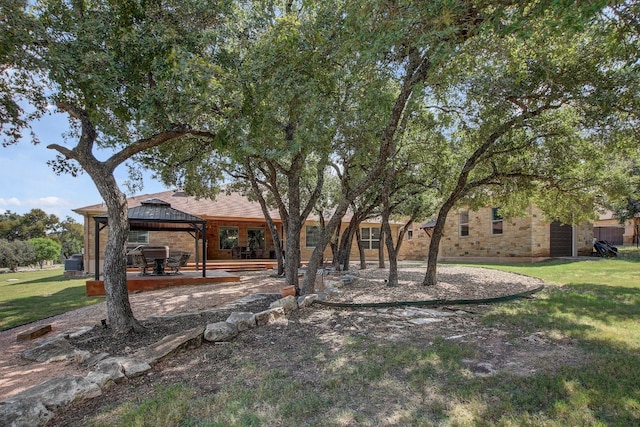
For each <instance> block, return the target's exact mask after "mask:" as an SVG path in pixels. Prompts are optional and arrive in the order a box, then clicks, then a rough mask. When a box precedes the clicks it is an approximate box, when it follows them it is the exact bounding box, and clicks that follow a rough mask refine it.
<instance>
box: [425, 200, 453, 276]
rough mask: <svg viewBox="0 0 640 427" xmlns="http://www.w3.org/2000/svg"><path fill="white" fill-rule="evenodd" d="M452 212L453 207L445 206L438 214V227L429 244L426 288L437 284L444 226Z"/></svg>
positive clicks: (435, 228)
mask: <svg viewBox="0 0 640 427" xmlns="http://www.w3.org/2000/svg"><path fill="white" fill-rule="evenodd" d="M450 210H451V205H449V206H447V204H445V205H443V206H442V208H440V211H439V212H438V218H437V219H436V226H435V227H434V229H433V234H432V235H431V242H430V243H429V254H428V255H427V273H426V275H425V277H424V281H423V282H422V284H423V285H425V286H433V285H435V284H436V283H437V278H436V275H437V271H436V270H437V266H438V250H439V248H440V240H441V239H442V232H443V231H444V224H445V222H446V221H447V214H448V213H449V211H450Z"/></svg>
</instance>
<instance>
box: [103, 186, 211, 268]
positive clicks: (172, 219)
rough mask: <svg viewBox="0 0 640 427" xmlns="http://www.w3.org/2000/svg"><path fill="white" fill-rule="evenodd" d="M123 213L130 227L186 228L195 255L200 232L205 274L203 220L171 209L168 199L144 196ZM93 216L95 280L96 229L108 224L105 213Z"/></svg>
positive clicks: (204, 231)
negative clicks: (193, 245) (191, 238)
mask: <svg viewBox="0 0 640 427" xmlns="http://www.w3.org/2000/svg"><path fill="white" fill-rule="evenodd" d="M127 217H128V219H129V229H130V230H140V231H182V232H188V233H189V234H191V236H192V237H193V238H194V239H195V240H196V259H197V247H198V245H197V240H198V237H199V236H202V254H203V257H202V277H206V270H207V261H206V258H207V257H206V240H207V239H206V236H207V231H206V230H207V220H205V219H202V218H199V217H197V216H194V215H191V214H188V213H186V212H182V211H179V210H177V209H174V208H172V207H171V205H170V204H169V203H167V202H165V201H163V200H160V199H147V200H144V201H143V202H141V204H140V206H136V207H133V208H130V209H129V210H128V212H127ZM93 219H94V221H95V228H96V230H95V235H96V239H95V246H96V252H95V253H96V257H95V263H96V264H95V272H96V280H99V276H100V272H99V265H100V260H99V256H98V254H99V253H100V251H99V248H100V230H102V229H103V228H104V227H106V226H108V225H109V216H108V215H106V214H103V215H96V216H94V217H93ZM196 263H197V261H196ZM196 267H197V266H196Z"/></svg>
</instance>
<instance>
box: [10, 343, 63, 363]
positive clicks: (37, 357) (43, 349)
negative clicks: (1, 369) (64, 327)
mask: <svg viewBox="0 0 640 427" xmlns="http://www.w3.org/2000/svg"><path fill="white" fill-rule="evenodd" d="M73 352H74V348H73V346H72V345H71V344H70V343H69V341H67V340H66V339H64V338H61V337H59V338H54V339H51V340H48V341H45V342H43V343H42V344H40V345H39V346H37V347H34V348H32V349H29V350H25V351H23V352H22V354H21V355H22V357H23V358H24V359H27V360H32V361H34V362H41V363H42V362H56V361H61V360H66V359H68V358H73Z"/></svg>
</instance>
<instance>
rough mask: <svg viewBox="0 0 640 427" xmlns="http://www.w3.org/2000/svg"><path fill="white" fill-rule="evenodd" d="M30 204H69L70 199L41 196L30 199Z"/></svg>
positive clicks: (51, 205) (46, 205)
mask: <svg viewBox="0 0 640 427" xmlns="http://www.w3.org/2000/svg"><path fill="white" fill-rule="evenodd" d="M29 204H30V205H32V206H43V207H53V206H69V202H68V201H66V200H64V199H62V198H60V197H56V196H47V197H40V198H38V199H35V200H30V201H29Z"/></svg>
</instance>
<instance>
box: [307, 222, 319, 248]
mask: <svg viewBox="0 0 640 427" xmlns="http://www.w3.org/2000/svg"><path fill="white" fill-rule="evenodd" d="M319 241H320V227H318V226H317V225H307V226H306V229H305V244H304V245H305V247H307V248H315V247H316V246H318V242H319Z"/></svg>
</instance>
